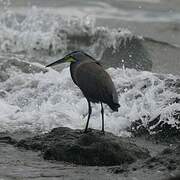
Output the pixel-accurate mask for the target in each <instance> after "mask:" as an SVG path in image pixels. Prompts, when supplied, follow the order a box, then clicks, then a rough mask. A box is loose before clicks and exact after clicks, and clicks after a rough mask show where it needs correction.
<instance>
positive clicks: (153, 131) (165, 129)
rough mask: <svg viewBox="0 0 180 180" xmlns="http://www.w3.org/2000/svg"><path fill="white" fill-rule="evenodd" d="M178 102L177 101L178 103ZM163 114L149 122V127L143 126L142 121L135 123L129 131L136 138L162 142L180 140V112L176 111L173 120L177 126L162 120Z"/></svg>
mask: <svg viewBox="0 0 180 180" xmlns="http://www.w3.org/2000/svg"><path fill="white" fill-rule="evenodd" d="M176 102H177V101H175V103H176ZM160 117H161V114H159V115H158V116H157V117H156V118H154V119H153V120H151V121H149V122H148V124H147V126H144V125H143V122H142V120H141V119H139V120H136V121H134V122H133V123H132V124H131V127H130V128H129V131H130V132H132V133H133V135H134V136H144V135H146V136H149V137H152V138H154V139H156V140H158V141H161V142H164V141H166V142H170V141H174V140H180V111H174V112H173V113H172V116H171V118H174V120H175V121H177V122H176V124H175V125H172V124H169V123H168V121H169V120H168V119H166V120H161V118H160Z"/></svg>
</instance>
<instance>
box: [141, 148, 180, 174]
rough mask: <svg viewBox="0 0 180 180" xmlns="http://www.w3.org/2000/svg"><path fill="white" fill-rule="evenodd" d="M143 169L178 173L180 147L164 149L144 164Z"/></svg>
mask: <svg viewBox="0 0 180 180" xmlns="http://www.w3.org/2000/svg"><path fill="white" fill-rule="evenodd" d="M143 167H146V168H148V169H152V168H154V169H157V168H158V169H164V170H168V171H174V170H177V171H180V145H177V146H176V147H175V148H166V149H164V150H163V151H162V152H161V153H159V154H157V155H156V156H155V157H151V158H149V159H148V160H146V161H145V162H144V165H143Z"/></svg>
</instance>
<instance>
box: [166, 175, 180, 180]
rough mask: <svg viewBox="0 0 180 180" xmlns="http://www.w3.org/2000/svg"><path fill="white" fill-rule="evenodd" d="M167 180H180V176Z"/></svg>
mask: <svg viewBox="0 0 180 180" xmlns="http://www.w3.org/2000/svg"><path fill="white" fill-rule="evenodd" d="M166 180H180V174H179V175H177V176H174V177H170V178H168V179H166Z"/></svg>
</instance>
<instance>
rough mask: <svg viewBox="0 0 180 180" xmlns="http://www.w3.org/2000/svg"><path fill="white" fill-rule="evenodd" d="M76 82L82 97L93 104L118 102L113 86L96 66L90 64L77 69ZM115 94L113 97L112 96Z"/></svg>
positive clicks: (109, 79)
mask: <svg viewBox="0 0 180 180" xmlns="http://www.w3.org/2000/svg"><path fill="white" fill-rule="evenodd" d="M75 76H76V81H77V85H78V86H79V88H80V89H81V90H82V92H83V94H84V96H85V97H86V98H89V99H90V100H91V101H94V102H99V101H101V102H105V103H107V104H108V103H113V102H114V103H115V102H118V100H116V99H114V97H115V98H117V96H116V91H115V87H114V84H113V82H112V80H111V78H110V76H109V75H108V73H107V72H106V71H105V70H104V69H103V68H102V67H101V66H100V65H98V64H96V63H93V62H90V63H84V64H82V65H81V66H79V67H78V69H77V71H76V73H75ZM114 93H115V95H114Z"/></svg>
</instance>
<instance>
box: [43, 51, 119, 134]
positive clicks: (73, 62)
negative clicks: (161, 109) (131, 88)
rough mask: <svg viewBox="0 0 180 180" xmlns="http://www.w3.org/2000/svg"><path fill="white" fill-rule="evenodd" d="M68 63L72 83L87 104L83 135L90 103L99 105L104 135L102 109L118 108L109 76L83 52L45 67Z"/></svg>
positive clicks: (89, 112) (89, 111)
mask: <svg viewBox="0 0 180 180" xmlns="http://www.w3.org/2000/svg"><path fill="white" fill-rule="evenodd" d="M65 62H69V63H70V73H71V77H72V80H73V82H74V83H75V84H76V85H77V86H78V87H79V88H80V90H81V91H82V93H83V95H84V96H85V98H86V99H87V102H88V118H87V122H86V127H85V130H84V133H86V132H87V131H88V124H89V119H90V116H91V113H92V107H91V102H92V103H100V104H101V116H102V130H101V131H102V133H103V134H104V108H103V103H105V104H107V105H108V106H109V107H110V108H111V109H112V110H113V111H118V108H119V107H120V105H119V101H118V95H117V91H116V89H115V86H114V83H113V81H112V79H111V77H110V75H109V74H108V73H107V72H106V71H105V70H104V68H103V67H102V65H101V64H100V63H99V62H98V61H97V60H95V59H94V58H93V57H91V56H90V55H88V54H87V53H85V52H83V51H73V52H71V53H69V54H67V55H65V56H64V57H63V58H62V59H59V60H57V61H55V62H53V63H51V64H48V65H47V66H46V67H50V66H54V65H57V64H61V63H65Z"/></svg>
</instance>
